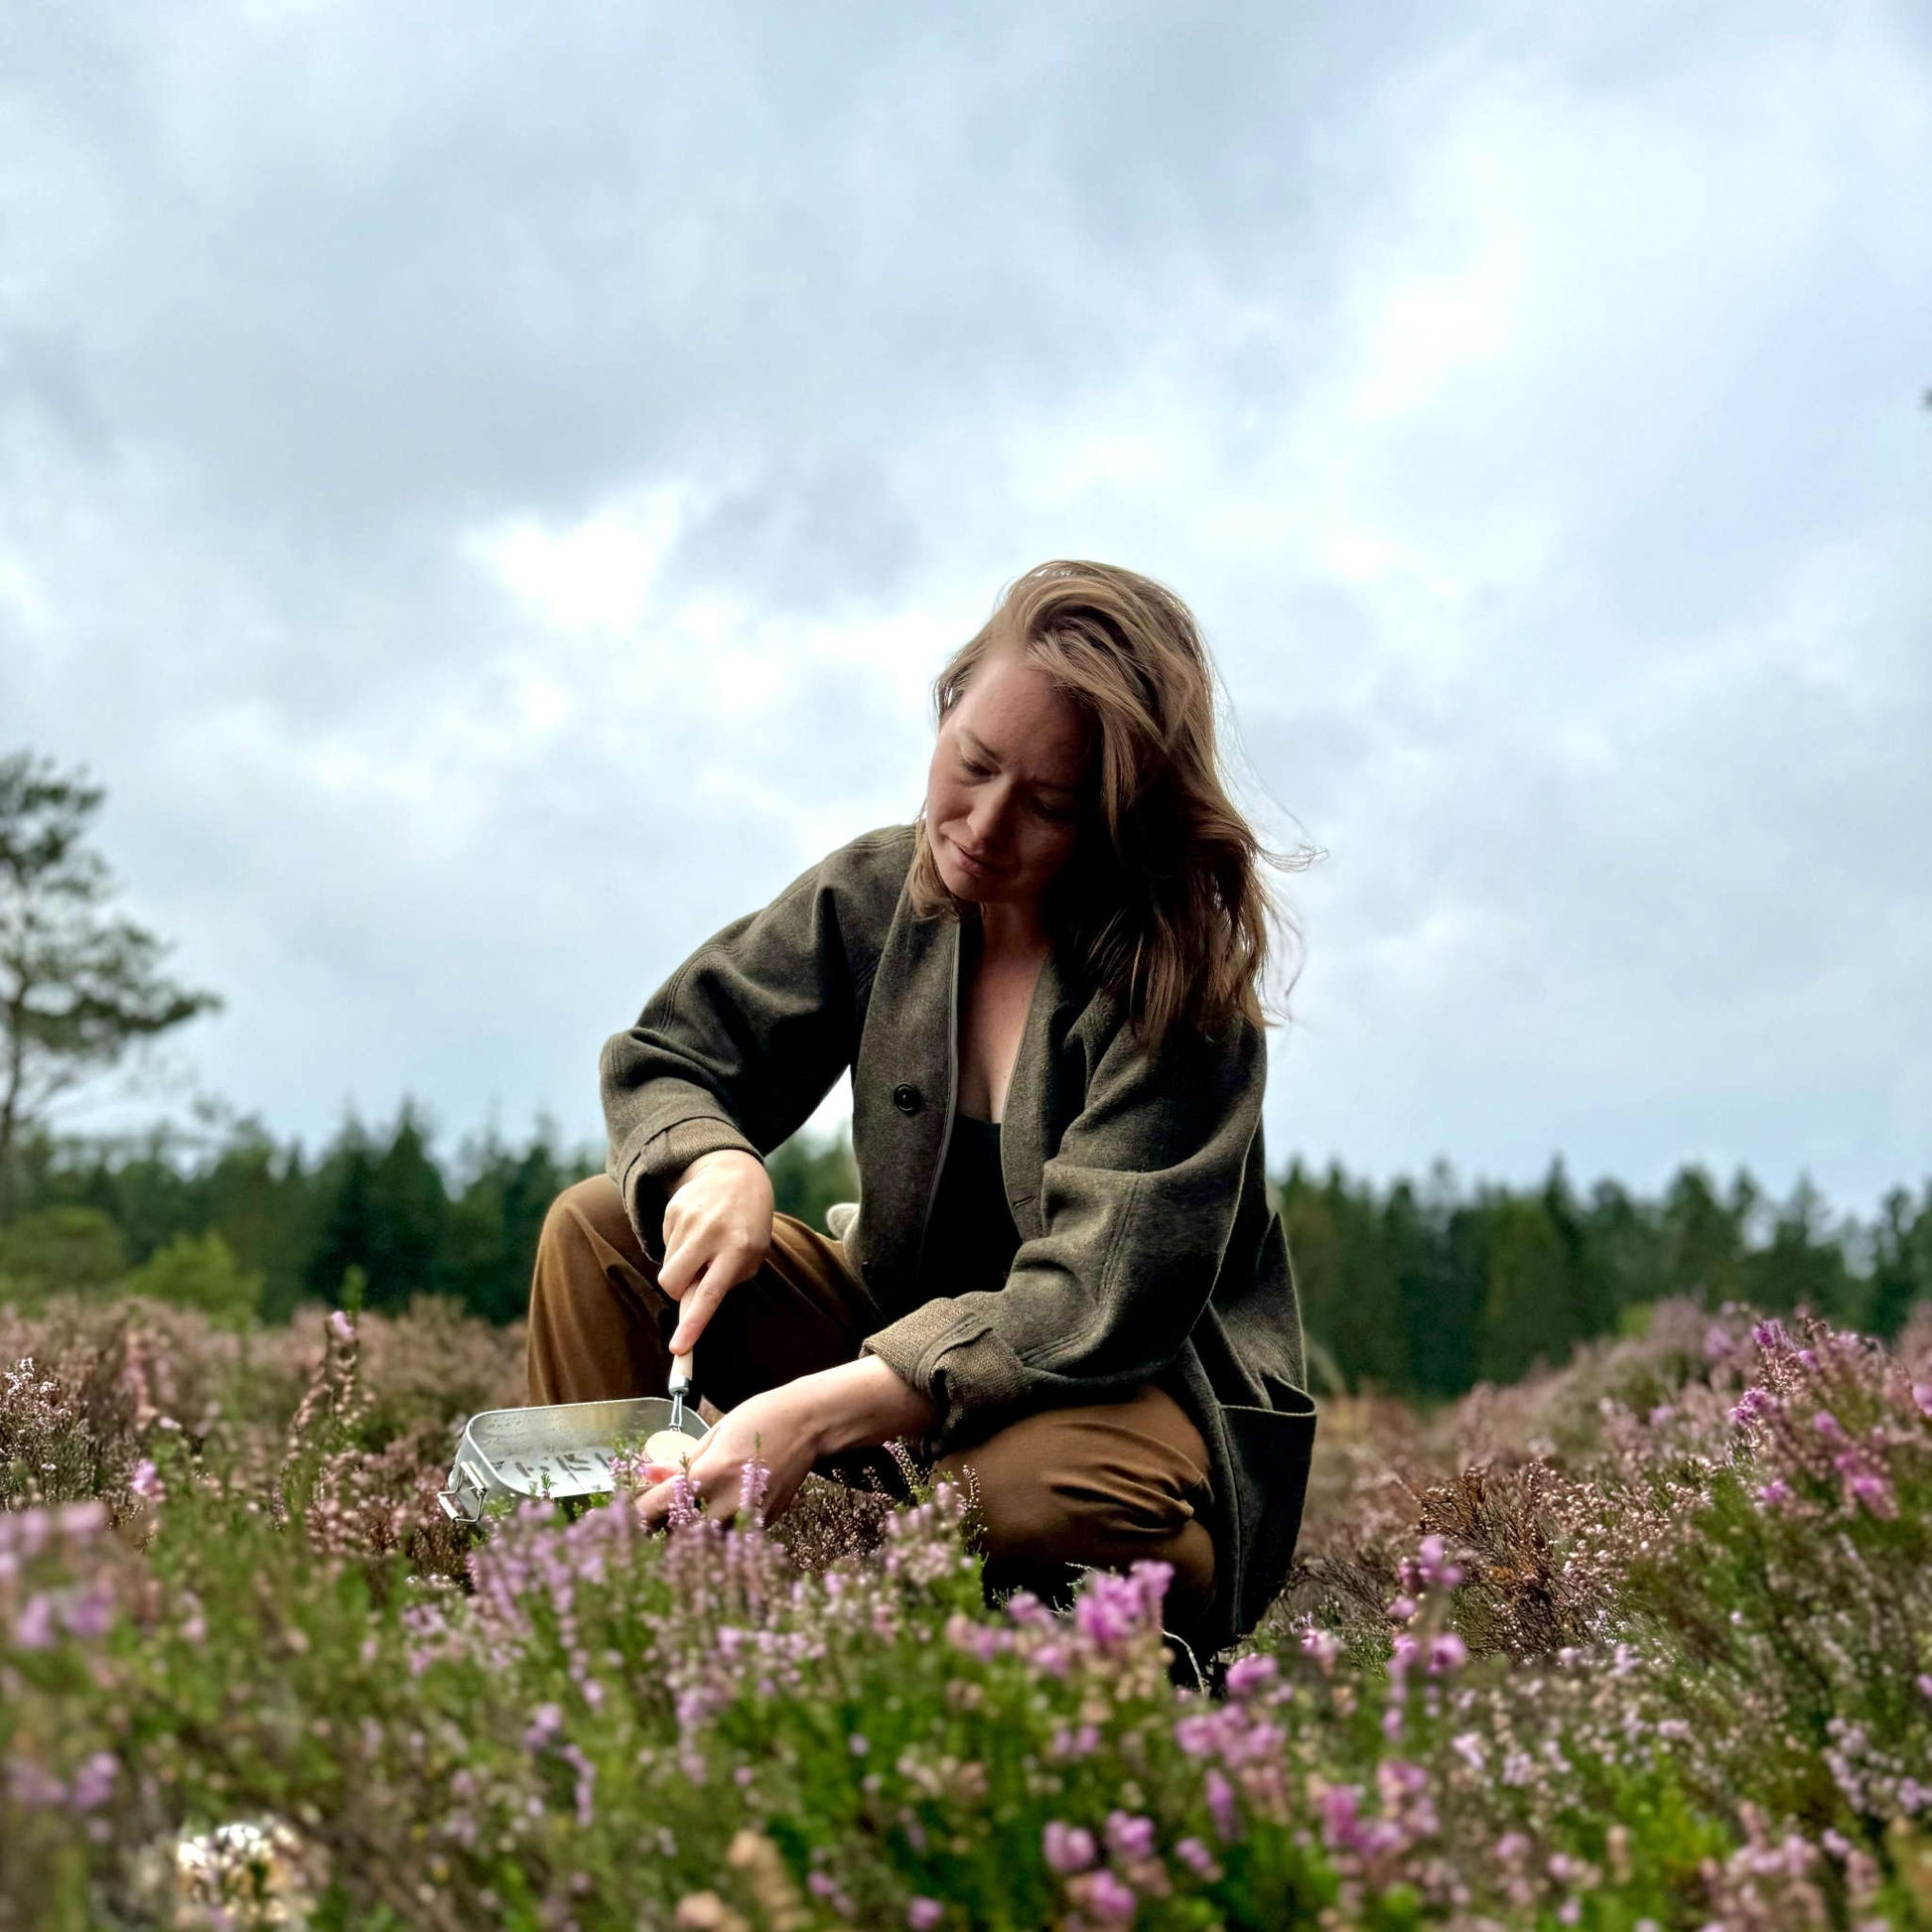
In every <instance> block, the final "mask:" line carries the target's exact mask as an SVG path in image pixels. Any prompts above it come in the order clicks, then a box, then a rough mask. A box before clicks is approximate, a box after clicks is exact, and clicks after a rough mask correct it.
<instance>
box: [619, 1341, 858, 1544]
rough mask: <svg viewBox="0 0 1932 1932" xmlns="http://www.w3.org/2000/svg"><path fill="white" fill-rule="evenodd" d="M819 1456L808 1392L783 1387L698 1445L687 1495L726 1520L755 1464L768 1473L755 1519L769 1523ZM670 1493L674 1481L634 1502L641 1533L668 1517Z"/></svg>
mask: <svg viewBox="0 0 1932 1932" xmlns="http://www.w3.org/2000/svg"><path fill="white" fill-rule="evenodd" d="M806 1380H809V1378H806ZM801 1398H802V1399H801ZM823 1452H824V1451H823V1449H821V1448H820V1447H819V1442H818V1430H817V1427H816V1419H815V1418H814V1416H813V1413H812V1403H811V1400H810V1395H809V1392H808V1391H807V1390H806V1389H805V1386H804V1383H803V1382H787V1383H784V1384H782V1385H781V1386H780V1387H778V1388H775V1389H767V1390H766V1391H765V1392H764V1393H763V1394H762V1395H755V1396H753V1397H751V1398H750V1399H749V1400H748V1401H745V1402H741V1403H740V1404H739V1405H738V1407H737V1408H736V1409H734V1410H732V1412H731V1413H730V1414H729V1415H728V1416H726V1417H725V1418H724V1419H723V1421H721V1422H719V1423H718V1424H717V1425H716V1426H715V1427H714V1428H713V1430H712V1431H711V1433H710V1435H708V1436H707V1437H706V1438H705V1439H704V1441H703V1442H702V1443H700V1444H699V1445H698V1448H697V1452H696V1453H695V1454H694V1455H693V1456H692V1457H691V1461H690V1464H689V1467H688V1470H687V1473H688V1475H689V1477H690V1482H691V1489H692V1493H693V1494H694V1495H697V1496H700V1497H702V1498H703V1499H704V1502H705V1505H706V1507H707V1508H708V1510H709V1511H710V1512H711V1514H713V1515H715V1516H731V1515H733V1514H735V1513H736V1511H737V1509H738V1507H739V1502H740V1499H741V1498H742V1496H743V1495H744V1493H745V1471H746V1469H747V1467H748V1466H749V1465H750V1464H752V1463H754V1462H756V1463H758V1464H759V1465H760V1466H761V1467H763V1468H764V1469H765V1470H766V1472H767V1473H766V1477H765V1483H764V1497H763V1502H762V1505H761V1507H760V1508H759V1518H760V1520H761V1521H763V1522H767V1523H768V1522H771V1521H772V1520H773V1519H774V1518H776V1517H779V1516H782V1515H783V1514H784V1512H785V1509H786V1507H787V1506H788V1505H789V1503H790V1502H791V1499H792V1497H793V1496H795V1495H796V1494H797V1493H798V1486H799V1484H800V1483H802V1482H803V1481H804V1480H805V1478H806V1476H808V1475H809V1474H810V1473H811V1467H812V1464H813V1463H814V1462H816V1461H817V1460H818V1458H819V1456H820V1455H821V1454H822V1453H823ZM675 1488H676V1482H675V1479H673V1480H669V1481H665V1482H659V1483H656V1484H654V1485H653V1486H652V1487H651V1488H649V1489H646V1490H645V1491H644V1493H643V1494H642V1495H641V1496H639V1497H638V1498H637V1504H636V1508H637V1516H638V1520H639V1521H640V1522H641V1523H642V1524H643V1525H644V1527H645V1528H646V1529H657V1528H660V1527H661V1526H662V1525H663V1523H664V1522H665V1521H666V1519H667V1518H668V1517H669V1515H670V1512H671V1500H672V1496H673V1493H674V1491H675Z"/></svg>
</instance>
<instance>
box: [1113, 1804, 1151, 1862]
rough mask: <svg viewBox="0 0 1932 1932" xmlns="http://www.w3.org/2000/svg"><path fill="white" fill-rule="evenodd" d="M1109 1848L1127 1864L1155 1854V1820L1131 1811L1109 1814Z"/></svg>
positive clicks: (1149, 1857)
mask: <svg viewBox="0 0 1932 1932" xmlns="http://www.w3.org/2000/svg"><path fill="white" fill-rule="evenodd" d="M1107 1850H1108V1851H1109V1852H1111V1853H1112V1854H1113V1855H1114V1857H1115V1858H1117V1859H1119V1860H1121V1861H1123V1862H1124V1863H1127V1864H1137V1863H1140V1861H1141V1860H1143V1859H1151V1858H1153V1856H1154V1820H1153V1819H1151V1818H1141V1817H1138V1816H1136V1815H1135V1814H1133V1813H1131V1812H1125V1811H1110V1812H1109V1813H1108V1814H1107Z"/></svg>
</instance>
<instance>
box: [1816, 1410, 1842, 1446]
mask: <svg viewBox="0 0 1932 1932" xmlns="http://www.w3.org/2000/svg"><path fill="white" fill-rule="evenodd" d="M1811 1426H1812V1428H1814V1429H1815V1430H1817V1432H1818V1433H1819V1435H1821V1436H1822V1437H1824V1439H1825V1440H1826V1442H1828V1443H1842V1442H1844V1441H1845V1425H1844V1424H1843V1423H1842V1422H1840V1421H1839V1419H1838V1418H1837V1417H1836V1416H1835V1415H1833V1414H1832V1412H1831V1411H1830V1410H1829V1409H1821V1410H1819V1411H1818V1413H1817V1414H1816V1415H1815V1416H1813V1417H1812V1419H1811Z"/></svg>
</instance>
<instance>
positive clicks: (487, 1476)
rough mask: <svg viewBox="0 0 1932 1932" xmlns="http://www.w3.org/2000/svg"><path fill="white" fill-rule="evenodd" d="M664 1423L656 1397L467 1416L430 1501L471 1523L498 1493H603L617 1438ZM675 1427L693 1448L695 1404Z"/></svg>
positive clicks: (700, 1434) (609, 1483) (666, 1413)
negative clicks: (439, 1488) (452, 1457)
mask: <svg viewBox="0 0 1932 1932" xmlns="http://www.w3.org/2000/svg"><path fill="white" fill-rule="evenodd" d="M670 1426H671V1404H670V1400H669V1398H668V1397H666V1396H657V1395H640V1396H631V1397H628V1398H626V1399H625V1400H622V1401H618V1402H557V1403H551V1404H549V1405H547V1406H545V1407H542V1408H537V1409H485V1410H484V1411H483V1414H482V1415H479V1416H472V1417H471V1418H470V1423H469V1426H468V1427H467V1428H466V1429H465V1430H464V1432H463V1440H462V1442H460V1443H459V1444H458V1445H457V1451H456V1462H455V1464H454V1466H453V1467H452V1468H451V1470H450V1479H449V1481H448V1482H446V1483H445V1484H444V1485H443V1491H442V1494H441V1495H439V1496H438V1497H437V1501H438V1502H440V1503H441V1504H442V1505H443V1514H444V1515H445V1516H448V1517H451V1518H453V1519H454V1520H455V1521H457V1522H460V1523H475V1522H477V1521H479V1520H480V1519H481V1518H482V1516H483V1505H484V1504H485V1503H488V1502H493V1501H494V1500H495V1499H496V1498H497V1497H499V1496H503V1497H507V1498H509V1499H510V1500H512V1501H521V1500H523V1499H524V1498H525V1497H532V1496H538V1497H540V1496H602V1495H606V1494H608V1493H609V1492H610V1491H611V1490H612V1489H614V1488H616V1486H617V1480H616V1476H615V1475H614V1473H613V1471H612V1467H611V1458H612V1457H613V1456H614V1455H615V1454H616V1453H617V1449H618V1445H619V1443H620V1442H628V1443H631V1444H633V1445H635V1444H640V1443H642V1442H643V1440H644V1439H645V1438H646V1437H647V1436H654V1435H655V1434H656V1433H657V1432H658V1431H659V1430H660V1429H668V1428H670ZM682 1429H683V1433H684V1434H685V1435H686V1436H688V1437H690V1439H691V1442H692V1446H693V1447H694V1448H695V1447H696V1446H697V1445H698V1444H699V1443H701V1442H703V1441H704V1439H705V1437H706V1436H707V1435H708V1434H709V1433H710V1431H709V1430H708V1429H707V1427H706V1425H705V1424H704V1422H703V1421H702V1420H701V1419H700V1417H699V1415H698V1411H697V1405H696V1404H695V1403H692V1402H688V1401H687V1402H686V1403H685V1405H684V1421H683V1424H682Z"/></svg>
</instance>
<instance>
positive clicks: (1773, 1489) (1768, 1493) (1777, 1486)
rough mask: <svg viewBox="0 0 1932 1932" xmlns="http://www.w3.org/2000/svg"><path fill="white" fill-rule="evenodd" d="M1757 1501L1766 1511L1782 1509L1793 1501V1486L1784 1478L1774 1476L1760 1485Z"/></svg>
mask: <svg viewBox="0 0 1932 1932" xmlns="http://www.w3.org/2000/svg"><path fill="white" fill-rule="evenodd" d="M1757 1500H1758V1501H1759V1502H1760V1503H1762V1504H1763V1505H1764V1507H1765V1508H1766V1509H1782V1508H1783V1507H1784V1505H1785V1504H1786V1503H1788V1502H1789V1501H1790V1500H1791V1485H1790V1483H1788V1482H1786V1481H1785V1479H1784V1478H1783V1477H1782V1476H1773V1477H1772V1478H1771V1480H1770V1481H1769V1482H1761V1483H1759V1484H1758V1486H1757Z"/></svg>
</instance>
